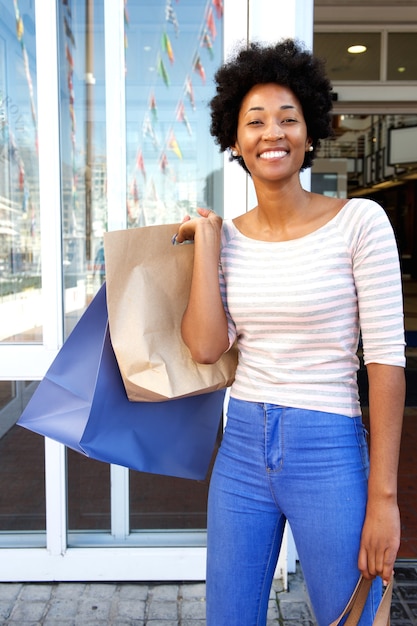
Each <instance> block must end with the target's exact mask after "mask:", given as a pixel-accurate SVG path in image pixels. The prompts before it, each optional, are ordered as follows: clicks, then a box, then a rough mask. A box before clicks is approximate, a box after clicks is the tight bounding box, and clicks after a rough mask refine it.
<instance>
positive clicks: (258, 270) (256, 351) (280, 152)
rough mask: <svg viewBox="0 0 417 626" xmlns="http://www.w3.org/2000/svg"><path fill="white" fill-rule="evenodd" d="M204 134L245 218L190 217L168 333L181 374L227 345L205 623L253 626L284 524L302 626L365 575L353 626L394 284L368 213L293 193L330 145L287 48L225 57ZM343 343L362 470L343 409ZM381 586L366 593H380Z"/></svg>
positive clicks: (397, 317)
mask: <svg viewBox="0 0 417 626" xmlns="http://www.w3.org/2000/svg"><path fill="white" fill-rule="evenodd" d="M215 80H216V86H217V93H216V95H215V97H214V98H213V100H212V101H211V115H212V124H211V132H212V134H213V135H214V137H215V139H216V141H217V142H218V144H219V145H220V147H221V149H222V150H226V149H230V151H231V155H232V158H233V159H235V160H237V161H238V162H239V163H240V165H242V167H244V169H245V170H246V171H247V172H249V174H250V176H251V177H252V180H253V183H254V187H255V190H256V196H257V205H256V206H255V207H254V208H253V209H252V210H250V211H248V212H247V213H244V214H242V215H241V216H240V217H238V218H236V219H234V220H232V221H224V222H223V223H222V220H221V218H220V217H219V216H217V215H216V214H215V213H214V212H212V211H208V210H203V209H201V210H199V213H200V216H199V217H197V218H194V219H190V218H189V217H187V218H186V219H185V220H184V222H183V223H182V225H181V227H180V229H179V233H178V235H177V242H178V243H181V242H183V241H185V240H189V239H194V242H195V260H194V269H193V279H192V285H191V293H190V298H189V303H188V307H187V310H186V311H185V314H184V318H183V326H182V333H183V338H184V341H185V343H186V344H187V346H188V347H189V349H190V351H191V353H192V355H193V357H194V359H195V360H197V361H198V362H201V363H213V362H215V361H216V360H217V359H218V358H219V357H220V355H221V354H222V353H223V352H224V351H226V350H228V349H229V347H230V346H231V345H233V343H234V342H235V341H237V345H238V348H239V364H238V368H237V372H236V379H235V382H234V384H233V386H232V388H231V398H230V402H229V407H228V419H227V425H226V429H225V433H224V437H223V441H222V445H221V448H220V451H219V454H218V456H217V459H216V463H215V468H214V471H213V475H212V478H211V484H210V493H209V504H208V556H207V624H208V626H246V625H247V626H254V625H257V626H259V625H265V624H266V614H267V607H268V598H269V594H270V587H271V583H272V578H273V574H274V570H275V566H276V562H277V558H278V554H279V549H280V545H281V539H282V533H283V529H284V524H285V521H286V520H288V522H289V524H290V526H291V529H292V532H293V535H294V540H295V543H296V547H297V551H298V555H299V558H300V563H301V566H302V569H303V573H304V577H305V581H306V584H307V588H308V591H309V595H310V598H311V602H312V606H313V609H314V612H315V615H316V619H317V622H318V624H319V625H320V626H328V624H330V623H331V622H332V621H333V620H334V619H336V618H337V616H338V615H339V614H340V613H341V611H342V609H343V608H344V606H345V604H346V602H347V600H348V599H349V597H350V595H351V593H352V591H353V589H354V587H355V584H356V582H357V579H358V576H359V573H360V572H362V573H363V575H364V576H365V577H366V578H375V581H374V583H373V585H372V592H371V594H370V596H369V599H368V602H367V605H366V607H365V610H364V612H363V615H362V618H361V621H360V625H361V626H370V625H371V624H372V621H373V616H374V614H375V612H376V609H377V606H378V603H379V601H380V598H381V589H382V580H383V581H387V580H388V579H390V577H391V575H392V572H393V566H394V561H395V558H396V554H397V551H398V547H399V541H400V519H399V512H398V506H397V499H396V489H397V468H398V455H399V445H400V437H401V424H402V415H403V407H404V364H405V359H404V332H403V315H402V294H401V276H400V270H399V263H398V253H397V248H396V244H395V239H394V236H393V232H392V229H391V226H390V224H389V221H388V219H387V217H386V214H385V212H384V210H383V209H382V208H381V207H380V206H379V205H377V204H376V203H374V202H373V201H370V200H366V199H353V200H349V201H346V200H343V199H337V198H330V197H324V196H322V195H318V194H314V193H309V192H307V191H305V190H304V189H303V188H302V187H301V184H300V178H299V173H300V171H301V170H302V169H304V168H306V167H310V166H311V164H312V160H313V157H314V153H315V150H316V149H317V147H318V145H319V141H320V139H323V138H325V137H328V136H329V135H330V134H331V116H330V111H331V101H332V98H331V86H330V83H329V81H328V79H327V78H326V75H325V73H324V70H323V66H322V63H321V62H320V61H319V60H318V59H316V58H315V57H314V56H313V55H311V53H310V52H308V51H306V50H304V49H303V48H302V46H301V45H299V44H297V43H296V42H294V41H292V40H286V41H283V42H280V43H279V44H277V45H275V46H266V47H263V46H261V45H258V44H256V45H255V44H253V45H250V46H249V48H247V49H242V50H241V51H240V52H238V53H237V55H236V57H235V58H233V59H232V60H230V61H229V62H228V63H226V64H225V65H224V66H222V67H221V68H220V69H219V70H218V72H217V73H216V76H215ZM359 333H361V337H362V343H363V350H364V360H365V364H366V367H367V372H368V379H369V410H370V428H371V433H370V434H371V446H370V455H369V456H370V458H368V449H367V444H366V439H365V437H366V433H365V431H364V428H363V425H362V420H361V410H360V405H359V400H358V389H357V382H356V372H357V369H358V358H357V349H358V340H359ZM381 579H382V580H381Z"/></svg>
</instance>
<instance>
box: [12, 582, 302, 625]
mask: <svg viewBox="0 0 417 626" xmlns="http://www.w3.org/2000/svg"><path fill="white" fill-rule="evenodd" d="M289 584H290V592H289V593H287V592H285V591H283V589H282V584H281V582H280V581H279V580H276V581H275V582H274V586H273V589H272V591H271V599H270V606H269V611H268V626H273V625H275V626H277V625H278V624H288V625H292V626H314V621H313V619H312V617H311V613H310V610H309V608H308V604H307V598H306V595H305V590H304V583H303V579H302V576H301V574H298V573H297V574H292V575H290V576H289ZM0 625H1V626H9V625H10V626H41V625H42V626H204V625H205V585H204V583H183V584H175V583H172V584H156V583H149V584H146V583H117V584H112V583H25V584H22V583H0Z"/></svg>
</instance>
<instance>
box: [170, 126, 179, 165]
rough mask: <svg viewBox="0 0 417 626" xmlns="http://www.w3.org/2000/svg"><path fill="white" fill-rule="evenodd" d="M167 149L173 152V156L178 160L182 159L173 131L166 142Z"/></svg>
mask: <svg viewBox="0 0 417 626" xmlns="http://www.w3.org/2000/svg"><path fill="white" fill-rule="evenodd" d="M168 147H169V148H170V149H171V150H172V151H173V152H175V154H176V155H177V157H178V158H179V159H182V152H181V150H180V147H179V145H178V141H177V139H176V137H175V135H174V131H173V130H171V133H170V135H169V141H168Z"/></svg>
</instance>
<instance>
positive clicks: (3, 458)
mask: <svg viewBox="0 0 417 626" xmlns="http://www.w3.org/2000/svg"><path fill="white" fill-rule="evenodd" d="M4 420H5V417H3V415H2V419H1V421H0V429H1V436H0V494H1V498H0V531H22V530H23V531H45V527H46V515H45V454H44V439H43V437H40V436H39V435H36V434H34V433H32V432H30V431H28V430H26V429H25V428H21V427H20V426H12V427H10V428H8V429H7V430H6V431H4V428H3V426H5V423H4ZM0 544H1V534H0ZM20 545H21V546H22V545H24V544H23V542H22V541H20Z"/></svg>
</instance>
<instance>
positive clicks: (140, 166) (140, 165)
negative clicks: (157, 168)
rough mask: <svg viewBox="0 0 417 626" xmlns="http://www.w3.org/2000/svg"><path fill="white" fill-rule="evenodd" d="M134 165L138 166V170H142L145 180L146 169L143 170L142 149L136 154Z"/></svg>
mask: <svg viewBox="0 0 417 626" xmlns="http://www.w3.org/2000/svg"><path fill="white" fill-rule="evenodd" d="M136 167H137V168H138V170H139V171H140V172H142V176H143V178H144V180H145V182H146V170H145V163H144V160H143V154H142V150H139V151H138V154H137V156H136Z"/></svg>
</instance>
